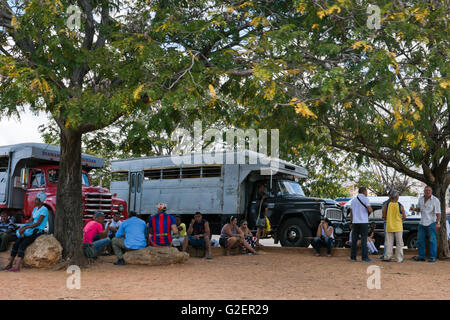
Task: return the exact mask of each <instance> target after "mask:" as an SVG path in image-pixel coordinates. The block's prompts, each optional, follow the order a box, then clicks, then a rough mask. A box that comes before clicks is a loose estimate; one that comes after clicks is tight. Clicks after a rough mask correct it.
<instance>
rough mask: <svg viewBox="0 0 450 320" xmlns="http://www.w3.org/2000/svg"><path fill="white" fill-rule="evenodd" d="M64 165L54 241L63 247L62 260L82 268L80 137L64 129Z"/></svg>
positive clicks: (62, 142)
mask: <svg viewBox="0 0 450 320" xmlns="http://www.w3.org/2000/svg"><path fill="white" fill-rule="evenodd" d="M60 138H61V142H60V145H61V161H60V168H59V178H58V191H57V193H56V212H55V237H56V239H58V241H59V242H60V243H61V245H62V247H63V258H64V259H65V260H66V261H69V263H70V264H74V265H78V266H83V265H85V264H86V258H85V257H84V253H83V219H82V203H81V185H82V183H81V134H80V133H79V132H78V131H74V130H72V129H67V128H64V129H63V128H61V133H60Z"/></svg>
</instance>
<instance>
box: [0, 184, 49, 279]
mask: <svg viewBox="0 0 450 320" xmlns="http://www.w3.org/2000/svg"><path fill="white" fill-rule="evenodd" d="M46 198H47V195H46V194H45V193H44V192H40V193H38V194H37V196H36V199H35V200H34V203H35V205H36V207H35V208H34V209H33V213H32V219H33V221H32V222H31V223H28V224H26V225H24V226H23V227H21V228H20V229H18V230H17V231H16V235H17V240H16V242H15V243H14V246H13V248H12V250H11V257H10V258H9V262H8V265H7V266H6V267H5V270H7V271H10V272H19V271H20V264H21V262H22V259H23V257H24V256H25V250H26V249H27V247H28V246H29V245H30V244H32V243H33V242H34V240H36V238H37V237H39V236H40V235H41V234H43V233H44V229H45V227H46V226H47V221H48V209H47V207H46V206H44V202H45V199H46ZM16 256H18V257H17V258H16ZM13 264H14V266H13Z"/></svg>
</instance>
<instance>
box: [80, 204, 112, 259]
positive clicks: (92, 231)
mask: <svg viewBox="0 0 450 320" xmlns="http://www.w3.org/2000/svg"><path fill="white" fill-rule="evenodd" d="M104 222H105V214H104V213H103V212H101V211H96V212H95V213H94V220H92V221H89V222H88V223H87V224H86V225H85V226H84V228H83V243H84V244H88V243H89V244H92V245H93V246H94V247H95V249H96V250H97V254H99V253H100V252H102V251H103V250H104V249H105V248H106V247H107V246H109V244H110V243H111V239H110V238H108V232H109V228H110V227H109V226H108V227H106V229H105V228H103V223H104Z"/></svg>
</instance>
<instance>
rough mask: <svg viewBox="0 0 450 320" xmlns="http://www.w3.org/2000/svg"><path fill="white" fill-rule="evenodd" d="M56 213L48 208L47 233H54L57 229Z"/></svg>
mask: <svg viewBox="0 0 450 320" xmlns="http://www.w3.org/2000/svg"><path fill="white" fill-rule="evenodd" d="M54 228H55V215H54V214H53V211H52V210H51V209H48V220H47V226H46V227H45V229H46V230H47V234H53V233H54V231H55V229H54Z"/></svg>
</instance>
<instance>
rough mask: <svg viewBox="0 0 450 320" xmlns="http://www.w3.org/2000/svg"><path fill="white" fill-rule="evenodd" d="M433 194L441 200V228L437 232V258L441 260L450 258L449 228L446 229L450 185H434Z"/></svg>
mask: <svg viewBox="0 0 450 320" xmlns="http://www.w3.org/2000/svg"><path fill="white" fill-rule="evenodd" d="M432 188H433V193H434V195H435V196H436V197H438V198H439V201H440V202H441V227H440V228H439V229H438V230H437V232H436V235H437V242H438V252H437V256H438V258H439V259H445V258H450V254H449V248H448V240H447V227H446V218H447V216H446V210H447V203H446V199H445V198H446V192H447V188H448V185H437V184H435V185H433V186H432Z"/></svg>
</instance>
